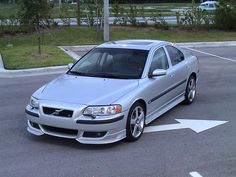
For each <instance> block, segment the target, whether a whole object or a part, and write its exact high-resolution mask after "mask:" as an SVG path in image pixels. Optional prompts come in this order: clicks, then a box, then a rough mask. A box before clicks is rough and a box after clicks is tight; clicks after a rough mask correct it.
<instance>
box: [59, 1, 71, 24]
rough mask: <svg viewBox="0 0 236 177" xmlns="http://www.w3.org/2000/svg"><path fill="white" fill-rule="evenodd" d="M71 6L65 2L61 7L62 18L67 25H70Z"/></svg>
mask: <svg viewBox="0 0 236 177" xmlns="http://www.w3.org/2000/svg"><path fill="white" fill-rule="evenodd" d="M70 10H71V9H70V6H69V4H63V6H61V9H60V18H61V20H62V22H63V24H64V25H65V26H70V23H71V20H70Z"/></svg>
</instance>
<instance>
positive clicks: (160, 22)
mask: <svg viewBox="0 0 236 177" xmlns="http://www.w3.org/2000/svg"><path fill="white" fill-rule="evenodd" d="M151 20H152V21H153V22H154V26H155V28H157V29H164V30H168V29H169V25H168V23H167V22H166V21H165V18H164V17H163V16H162V14H161V13H158V14H157V15H155V16H154V17H153V18H151Z"/></svg>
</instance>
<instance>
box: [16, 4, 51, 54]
mask: <svg viewBox="0 0 236 177" xmlns="http://www.w3.org/2000/svg"><path fill="white" fill-rule="evenodd" d="M19 3H20V9H19V12H18V13H19V16H20V19H21V23H22V24H23V25H27V26H30V27H32V29H34V30H35V31H36V32H37V34H38V54H40V55H41V32H42V29H43V28H45V27H46V26H47V25H48V19H49V18H50V12H51V6H50V4H49V3H48V0H20V1H19Z"/></svg>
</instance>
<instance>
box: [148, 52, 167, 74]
mask: <svg viewBox="0 0 236 177" xmlns="http://www.w3.org/2000/svg"><path fill="white" fill-rule="evenodd" d="M168 68H169V64H168V60H167V57H166V53H165V50H164V49H163V48H160V49H158V50H157V51H156V52H155V53H154V56H153V59H152V64H151V67H150V71H149V72H150V73H152V72H153V71H154V70H155V69H165V70H166V69H168Z"/></svg>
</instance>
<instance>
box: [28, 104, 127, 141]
mask: <svg viewBox="0 0 236 177" xmlns="http://www.w3.org/2000/svg"><path fill="white" fill-rule="evenodd" d="M53 105H55V103H54V104H53ZM71 106H72V105H68V107H70V108H71ZM77 106H78V105H77ZM72 107H73V106H72ZM83 108H84V107H83V106H82V107H81V108H80V109H78V108H77V110H76V111H74V114H73V116H72V117H71V118H68V117H66V118H65V117H58V116H54V115H46V114H44V113H43V110H42V106H40V107H39V109H32V108H31V106H29V105H28V106H27V107H26V109H25V112H26V117H27V124H28V127H27V130H28V132H30V133H32V134H34V135H37V136H40V135H44V134H47V135H52V136H56V137H62V138H71V139H76V140H77V141H78V142H80V143H83V144H107V143H113V142H117V141H119V140H121V139H124V138H125V137H126V120H127V116H128V111H125V112H122V113H120V114H117V115H113V116H100V117H98V118H96V119H93V118H91V117H89V116H83V115H82V114H81V110H82V109H83Z"/></svg>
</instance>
